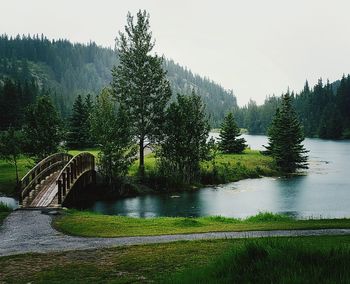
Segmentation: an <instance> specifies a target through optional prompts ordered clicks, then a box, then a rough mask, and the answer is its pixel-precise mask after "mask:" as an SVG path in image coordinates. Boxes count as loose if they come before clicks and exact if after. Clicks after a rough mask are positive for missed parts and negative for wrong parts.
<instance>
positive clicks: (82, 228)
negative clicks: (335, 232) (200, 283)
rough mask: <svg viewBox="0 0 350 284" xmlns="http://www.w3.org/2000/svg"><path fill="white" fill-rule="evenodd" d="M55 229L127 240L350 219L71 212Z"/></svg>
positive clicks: (346, 223) (331, 224) (339, 223)
mask: <svg viewBox="0 0 350 284" xmlns="http://www.w3.org/2000/svg"><path fill="white" fill-rule="evenodd" d="M54 226H55V227H56V228H57V229H58V230H60V231H62V232H64V233H66V234H69V235H76V236H86V237H124V236H148V235H167V234H189V233H204V232H225V231H253V230H289V229H291V230H294V229H326V228H350V219H320V220H316V219H315V220H295V219H292V218H289V217H287V216H284V215H278V214H271V213H260V214H258V215H256V216H253V217H250V218H248V219H245V220H240V219H233V218H224V217H201V218H181V217H176V218H172V217H159V218H149V219H143V218H131V217H122V216H108V215H101V214H97V213H92V212H84V211H68V212H67V213H66V214H65V215H64V216H63V217H60V218H58V219H56V221H55V222H54Z"/></svg>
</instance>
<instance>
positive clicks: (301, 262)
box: [0, 236, 350, 283]
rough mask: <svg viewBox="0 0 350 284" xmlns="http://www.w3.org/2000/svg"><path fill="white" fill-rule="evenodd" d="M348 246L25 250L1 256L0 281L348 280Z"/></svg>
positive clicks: (238, 243) (218, 243)
mask: <svg viewBox="0 0 350 284" xmlns="http://www.w3.org/2000/svg"><path fill="white" fill-rule="evenodd" d="M349 249H350V236H333V237H298V238H274V239H261V240H243V239H241V240H213V241H192V242H175V243H168V244H154V245H139V246H132V247H117V248H110V249H102V250H90V251H71V252H60V253H49V254H26V255H18V256H10V257H1V258H0V267H1V271H0V283H135V282H136V283H150V282H153V283H164V282H165V283H225V282H226V283H247V282H250V283H339V282H342V283H348V282H349V281H350V278H349V272H350V270H349V269H348V267H349V266H350V253H349ZM237 273H238V275H237Z"/></svg>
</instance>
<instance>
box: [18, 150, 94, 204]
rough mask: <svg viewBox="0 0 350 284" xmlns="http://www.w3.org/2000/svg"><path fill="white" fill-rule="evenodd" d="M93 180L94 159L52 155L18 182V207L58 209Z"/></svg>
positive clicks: (90, 157)
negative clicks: (75, 188)
mask: <svg viewBox="0 0 350 284" xmlns="http://www.w3.org/2000/svg"><path fill="white" fill-rule="evenodd" d="M95 180H96V172H95V157H94V156H93V155H92V154H90V153H88V152H83V153H80V154H78V155H76V156H74V157H73V156H72V155H70V154H66V153H57V154H53V155H51V156H49V157H47V158H45V159H44V160H42V161H41V162H39V163H38V164H37V165H36V166H35V167H34V168H32V169H31V170H30V171H29V172H28V173H27V174H26V175H25V176H24V177H23V178H22V180H21V184H20V196H19V203H20V205H21V207H24V208H26V207H27V208H36V207H61V206H62V204H63V202H64V200H65V198H66V197H67V196H68V194H69V192H70V191H71V190H72V189H73V188H74V187H76V186H79V187H85V186H86V185H87V184H90V183H94V182H95Z"/></svg>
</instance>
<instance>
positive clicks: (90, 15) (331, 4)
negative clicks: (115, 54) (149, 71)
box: [0, 0, 350, 105]
mask: <svg viewBox="0 0 350 284" xmlns="http://www.w3.org/2000/svg"><path fill="white" fill-rule="evenodd" d="M0 7H1V11H2V13H1V17H0V32H1V33H7V34H9V35H16V34H18V33H19V34H28V33H30V34H36V33H38V34H41V33H43V34H44V35H46V36H47V37H49V38H55V39H57V38H67V39H69V40H71V41H73V42H84V43H86V42H88V41H90V40H93V41H95V42H96V43H97V44H99V45H102V46H110V47H114V39H115V37H116V35H117V33H118V31H119V30H121V29H123V27H124V25H125V22H126V14H127V12H128V11H130V12H132V13H136V12H137V10H138V9H146V10H147V11H148V12H149V13H150V15H151V29H152V31H153V35H154V37H155V39H156V52H157V53H158V54H160V55H165V56H166V57H167V58H172V59H174V60H175V61H176V62H178V63H180V64H181V65H183V66H187V67H188V68H190V69H191V70H192V71H193V72H195V73H198V74H200V75H202V76H207V77H209V78H211V79H212V80H214V81H216V82H218V83H219V84H221V85H222V86H223V87H224V88H226V89H232V90H233V92H234V93H235V95H236V96H237V98H238V103H239V105H243V104H245V103H247V101H248V100H249V98H252V99H254V100H256V101H257V102H258V103H262V102H263V100H264V98H265V97H266V96H267V95H271V94H276V95H280V94H281V92H283V91H285V90H286V89H287V87H290V88H291V89H293V90H296V91H299V90H301V89H302V87H303V85H304V82H305V80H306V79H308V80H309V82H310V84H312V85H313V84H314V83H316V81H317V79H318V78H319V77H322V78H324V80H326V79H327V78H328V79H329V80H330V81H333V80H336V79H339V78H340V77H341V76H342V74H343V73H345V74H348V73H350V1H347V0H344V1H343V0H333V1H323V0H290V1H286V0H264V1H262V0H256V1H249V0H245V1H243V0H242V1H233V0H216V1H215V0H211V1H207V0H177V1H173V0H172V1H171V0H149V1H148V0H125V1H116V0H114V1H113V0H99V1H92V0H74V1H73V0H59V1H58V0H57V1H50V0H25V1H22V0H7V1H5V0H0Z"/></svg>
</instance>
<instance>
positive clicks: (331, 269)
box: [165, 238, 350, 284]
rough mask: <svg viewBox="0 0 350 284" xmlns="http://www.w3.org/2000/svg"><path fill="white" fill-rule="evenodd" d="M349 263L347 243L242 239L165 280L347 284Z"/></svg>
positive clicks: (349, 249)
mask: <svg viewBox="0 0 350 284" xmlns="http://www.w3.org/2000/svg"><path fill="white" fill-rule="evenodd" d="M306 240H307V239H306ZM314 240H318V239H316V238H314ZM307 241H308V240H307ZM331 242H333V240H331ZM318 244H319V243H318ZM349 266H350V245H349V243H347V244H346V245H343V244H340V245H334V247H331V248H329V247H328V245H326V246H322V244H321V246H319V247H317V246H315V244H313V245H311V244H310V243H308V242H306V243H304V242H301V241H300V239H299V240H298V239H296V240H295V239H261V240H253V241H245V242H244V243H243V245H242V246H240V247H237V246H235V247H233V248H230V250H229V251H228V252H226V253H224V254H222V255H221V256H220V257H218V258H217V259H216V260H215V261H214V262H212V263H211V264H209V265H207V266H205V267H201V268H197V269H191V270H187V271H185V272H182V273H179V274H178V275H175V276H172V277H170V279H167V280H166V281H165V282H166V283H181V284H183V283H184V284H185V283H191V284H192V283H341V282H344V283H345V282H346V283H348V282H349V281H350V270H349Z"/></svg>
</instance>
